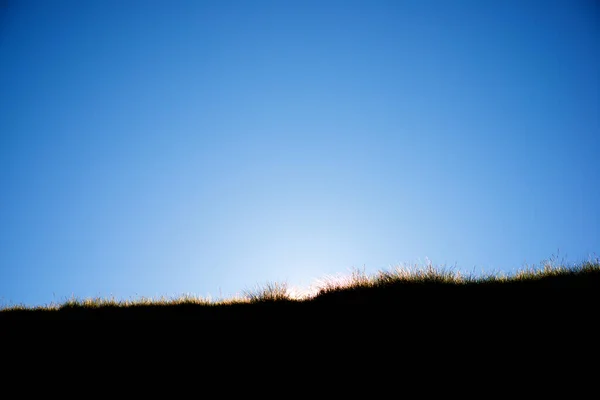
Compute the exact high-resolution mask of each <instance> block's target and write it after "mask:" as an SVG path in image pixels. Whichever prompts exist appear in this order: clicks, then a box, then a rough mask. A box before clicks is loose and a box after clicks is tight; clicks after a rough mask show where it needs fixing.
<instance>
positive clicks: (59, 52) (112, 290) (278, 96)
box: [0, 0, 600, 305]
mask: <svg viewBox="0 0 600 400" xmlns="http://www.w3.org/2000/svg"><path fill="white" fill-rule="evenodd" d="M0 4H1V5H0V304H5V305H10V304H27V305H43V304H49V303H52V302H62V301H64V300H66V299H68V298H70V297H72V296H75V297H77V298H87V297H97V296H101V297H110V296H114V297H116V298H121V299H134V298H139V297H142V296H144V297H158V296H169V297H177V296H179V295H182V294H185V293H189V294H194V295H198V296H206V297H208V296H211V297H212V298H226V297H230V296H234V295H236V294H240V293H242V292H243V291H244V290H247V289H249V288H255V287H256V286H257V285H258V286H261V285H263V284H265V283H267V282H287V283H288V284H289V285H292V286H299V287H307V286H308V285H310V284H311V283H314V281H315V280H316V279H321V278H324V277H326V276H329V275H334V274H342V275H344V274H346V273H349V272H350V271H351V270H352V269H353V268H358V269H361V270H364V271H365V272H366V273H375V272H377V271H380V270H389V269H391V268H393V267H395V266H398V265H412V264H419V265H424V264H425V263H427V262H431V263H432V264H433V265H437V266H444V265H445V266H446V267H452V268H453V269H455V270H459V271H465V272H470V273H480V272H486V273H487V272H509V273H510V272H512V271H516V270H518V269H521V268H523V267H525V266H526V265H535V264H539V263H541V262H542V261H543V260H544V259H547V258H549V257H552V256H555V255H558V257H559V258H565V259H567V260H569V261H572V262H579V261H583V260H587V259H588V258H589V257H590V256H594V255H596V256H597V255H598V254H597V253H596V252H598V251H599V250H600V200H599V199H600V162H599V161H598V156H599V154H600V9H599V7H598V6H597V3H596V2H594V1H592V0H590V1H586V0H581V1H578V0H564V1H541V0H540V1H522V0H521V1H518V0H515V1H476V0H473V1H462V0H456V1H450V0H448V1H443V0H440V1H423V0H412V1H402V0H396V1H375V0H364V1H353V0H348V1H341V0H340V1H326V0H315V1H293V0H292V1H286V0H281V1H275V0H273V1H262V0H247V1H232V0H231V1H230V0H215V1H200V0H197V1H177V0H169V1H167V0H165V1H151V0H148V1H143V0H138V1H135V0H121V1H113V0H97V1H93V0H77V1H62V0H40V1H25V0H23V1H13V0H8V1H6V0H4V1H3V2H1V3H0Z"/></svg>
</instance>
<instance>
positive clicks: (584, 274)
mask: <svg viewBox="0 0 600 400" xmlns="http://www.w3.org/2000/svg"><path fill="white" fill-rule="evenodd" d="M599 289H600V261H599V260H595V261H588V262H584V263H581V264H579V265H576V266H573V267H569V268H567V267H564V266H558V267H551V266H550V265H546V266H545V267H544V268H542V269H540V270H533V269H531V270H525V271H519V272H518V273H516V274H515V275H512V276H501V275H490V276H487V277H479V278H472V277H461V276H459V275H458V274H454V273H450V272H447V271H443V270H435V269H433V268H431V267H428V268H424V269H420V270H413V271H408V270H406V269H404V270H397V271H394V272H380V273H379V274H377V275H376V276H366V275H364V274H360V273H354V274H353V275H352V277H351V279H350V281H349V282H348V283H346V284H341V283H337V284H336V283H329V284H326V285H324V286H322V287H321V288H319V290H318V292H317V293H316V295H313V296H310V297H305V298H293V297H291V296H290V295H289V293H288V291H287V287H286V285H278V284H274V285H268V286H267V288H266V289H264V290H263V291H262V292H254V293H246V294H247V296H246V298H244V299H229V300H224V301H218V302H211V301H208V300H205V299H200V298H194V297H190V296H187V297H182V298H180V299H172V300H164V299H163V300H154V301H153V300H147V299H146V300H144V299H142V300H139V301H133V302H119V301H115V300H108V299H87V300H75V299H74V300H70V301H67V302H65V303H64V304H61V305H50V306H42V307H23V306H13V307H7V308H4V309H2V310H0V322H2V321H25V322H27V321H37V320H71V319H75V320H90V319H91V320H104V321H106V320H127V321H144V320H150V321H152V320H180V319H182V320H193V321H200V322H202V321H206V322H210V321H212V322H214V321H225V322H243V323H250V322H256V321H262V322H265V321H269V322H273V321H296V322H302V321H304V322H309V321H313V322H314V321H316V320H319V321H325V322H331V321H336V320H337V321H340V320H342V319H344V320H346V321H365V320H367V319H370V318H376V317H377V316H385V318H387V319H389V320H395V319H396V320H398V321H403V322H406V323H408V322H413V323H414V322H427V321H431V320H435V321H437V322H439V323H442V322H443V321H444V320H448V321H453V323H456V322H462V323H470V321H472V320H473V317H474V316H478V317H481V316H483V315H487V316H489V317H490V318H492V319H495V320H497V321H501V320H502V319H523V320H524V321H531V320H535V319H536V318H542V317H543V318H557V319H558V318H560V319H562V320H564V319H565V318H576V317H584V318H587V317H586V315H591V314H590V313H594V312H596V311H597V306H596V304H595V302H596V301H597V300H596V299H597V296H598V293H600V292H599Z"/></svg>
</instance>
